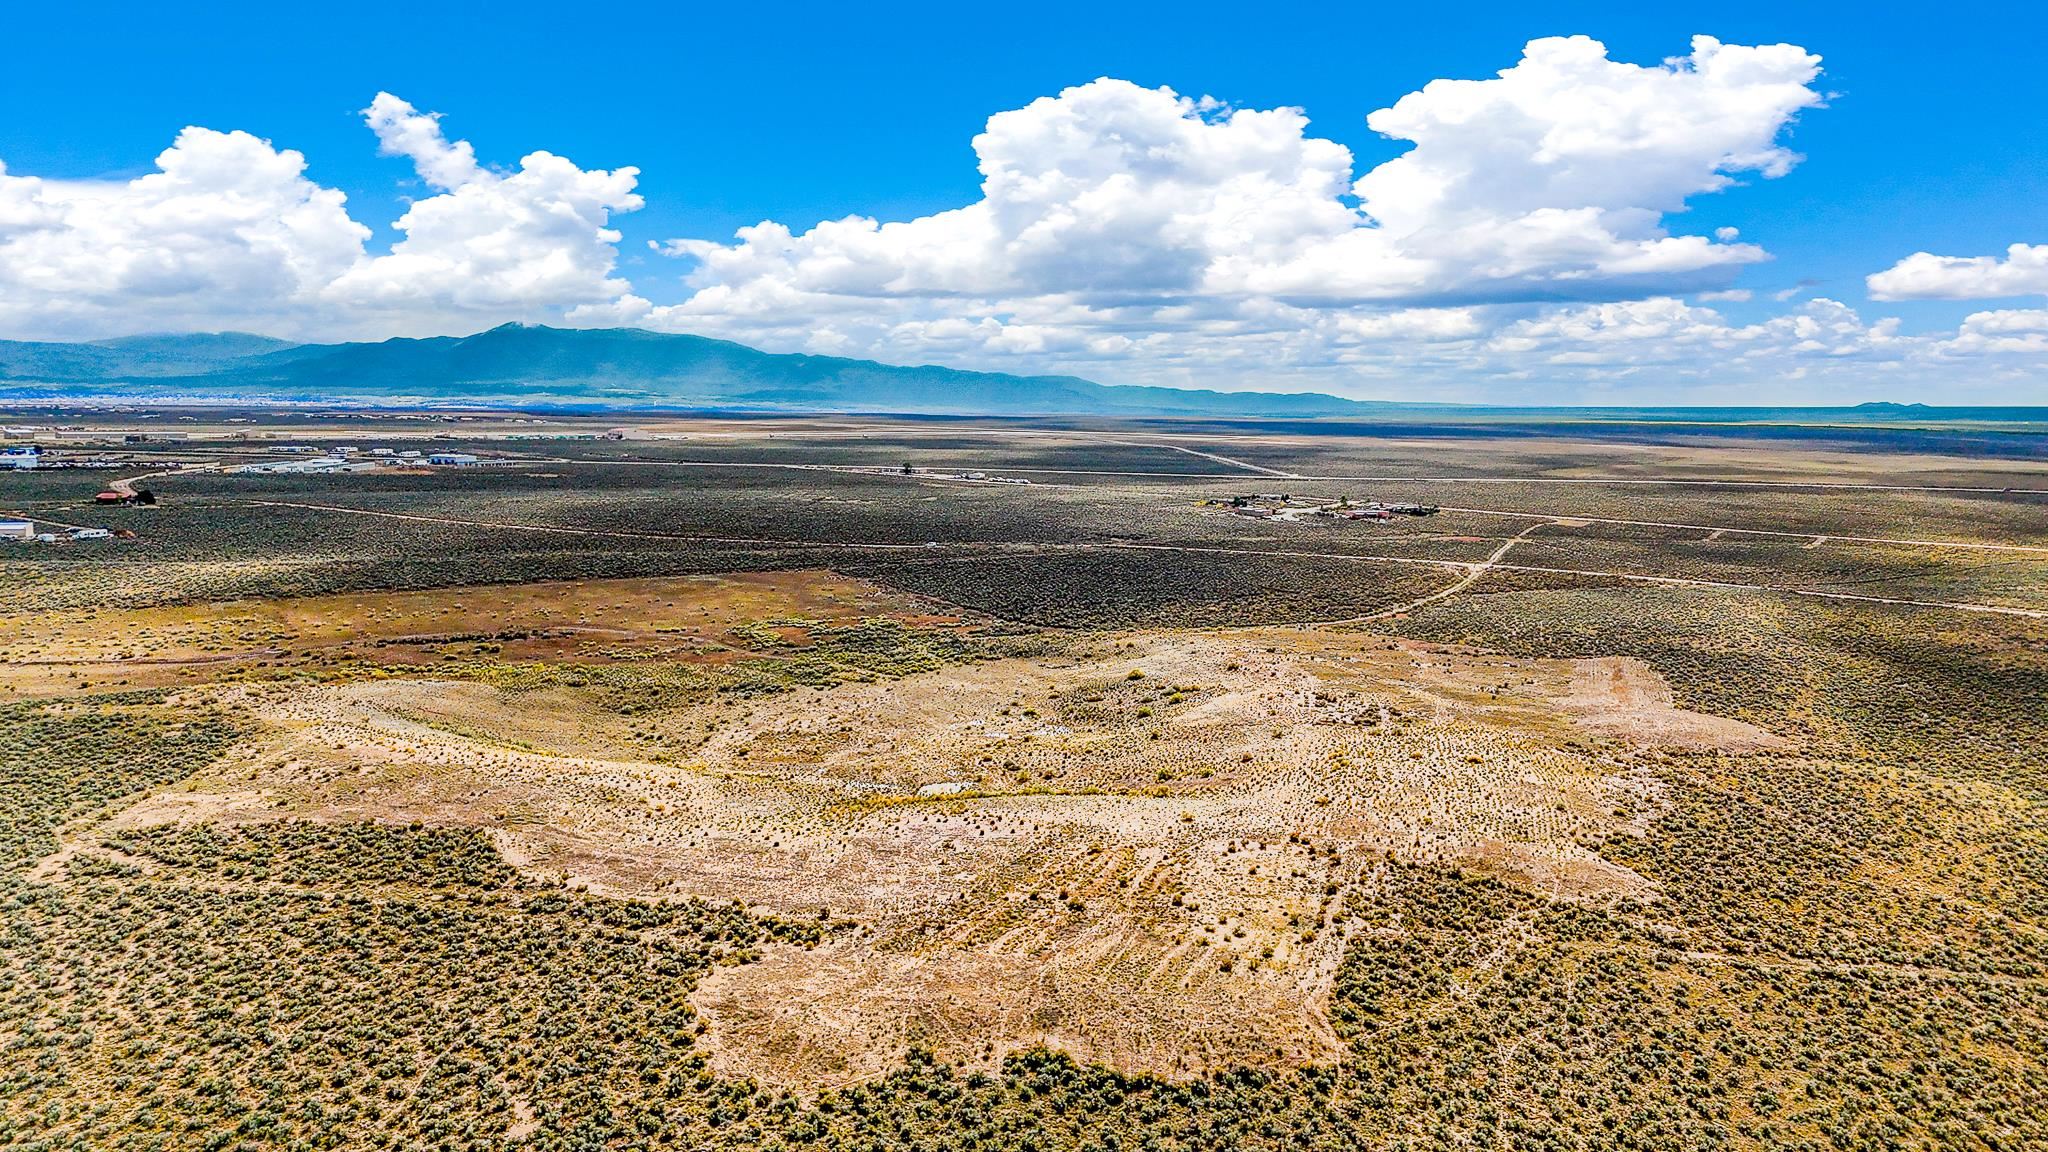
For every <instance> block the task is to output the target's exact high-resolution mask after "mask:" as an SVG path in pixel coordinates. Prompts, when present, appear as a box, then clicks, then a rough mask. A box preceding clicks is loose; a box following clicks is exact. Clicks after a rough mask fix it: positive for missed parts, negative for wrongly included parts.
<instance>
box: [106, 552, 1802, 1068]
mask: <svg viewBox="0 0 2048 1152" xmlns="http://www.w3.org/2000/svg"><path fill="white" fill-rule="evenodd" d="M713 591H715V592H716V593H717V594H718V595H721V596H731V595H735V593H733V592H732V590H731V588H730V587H729V586H724V585H719V586H714V588H713ZM654 594H656V593H655V592H654V591H653V590H651V589H650V590H649V595H654ZM776 594H777V595H782V593H781V592H777V593H776ZM465 595H471V594H469V593H466V594H465ZM818 595H820V594H818V593H816V592H815V591H806V592H804V593H803V594H802V595H799V596H796V597H794V598H795V599H797V600H801V601H803V602H805V603H807V604H808V605H809V606H810V607H811V608H812V609H815V608H817V607H818V606H819V601H818V599H817V597H818ZM880 595H881V594H880V593H869V592H862V593H859V594H855V593H854V592H852V591H847V592H844V593H841V594H840V599H841V600H842V601H843V602H844V603H845V605H847V606H848V608H849V610H858V611H861V612H867V611H871V610H872V609H873V608H874V607H875V606H876V604H877V603H878V601H877V597H879V596H880ZM748 597H749V598H747V599H746V600H745V601H744V604H743V607H744V608H745V610H748V611H752V610H754V609H755V608H757V607H758V606H759V604H761V603H763V602H764V601H763V599H762V596H761V595H756V594H755V593H754V592H749V593H748ZM789 598H790V597H787V596H785V599H789ZM771 599H772V597H771ZM740 610H741V609H740V608H734V609H733V611H740ZM213 691H217V692H222V693H226V694H229V695H231V696H233V697H235V698H236V699H238V700H239V701H240V702H242V703H243V704H245V705H247V706H248V707H249V708H250V709H251V710H252V711H253V712H254V713H255V714H256V715H258V716H259V717H261V718H262V719H263V720H264V721H265V734H264V735H263V736H261V737H260V738H257V739H254V740H252V741H250V742H248V743H247V744H245V745H244V746H242V747H241V748H239V749H238V750H237V751H236V753H235V754H234V755H233V756H232V757H230V759H229V760H228V761H227V762H226V763H224V764H222V765H219V766H218V767H217V769H216V770H215V771H214V772H212V773H211V774H210V775H209V776H208V777H206V778H203V779H200V780H197V781H194V782H191V783H190V784H188V785H186V786H183V787H182V788H181V789H179V790H170V791H165V792H161V793H159V794H157V795H156V796H154V797H152V798H149V799H146V800H144V801H143V802H141V803H140V804H138V805H136V806H135V807H133V808H131V809H130V810H128V811H127V812H125V813H122V814H121V815H120V816H119V817H118V818H117V821H116V822H117V823H118V824H121V825H134V824H144V823H154V822H162V821H176V820H189V819H196V818H203V819H209V820H267V819H275V818H277V817H278V816H279V815H282V814H290V815H294V816H299V817H310V818H316V819H333V820H352V819H364V818H369V819H387V820H406V821H411V820H421V821H426V822H429V823H434V824H445V825H463V826H474V827H480V828H485V829H488V830H490V832H491V834H492V835H493V836H494V837H495V838H496V839H497V840H498V842H499V843H500V844H501V846H502V847H503V848H504V850H505V853H506V856H507V858H508V859H510V860H512V861H513V862H514V863H515V864H516V865H518V866H520V867H522V868H525V869H527V870H529V871H531V872H534V873H536V874H540V875H543V876H548V877H551V878H556V879H560V880H563V881H566V882H569V883H572V884H580V885H584V886H587V887H589V888H591V889H593V890H596V891H601V892H611V893H617V894H623V895H635V896H655V897H671V898H675V897H685V896H702V897H706V898H718V899H728V898H729V899H739V900H742V901H745V902H746V903H748V904H750V905H753V906H756V907H759V908H762V909H766V910H770V911H774V912H777V913H781V914H784V915H790V916H812V917H815V916H820V915H824V916H829V917H832V918H835V919H841V918H850V919H852V920H853V921H856V922H857V923H858V924H859V925H860V927H859V928H858V929H857V930H854V931H850V932H846V933H842V934H841V935H839V936H837V937H835V938H834V939H833V940H832V941H831V942H830V943H828V944H827V945H825V946H822V947H819V948H816V949H812V950H808V951H806V950H799V949H778V950H773V951H771V954H770V955H768V956H767V957H766V958H765V959H764V960H763V961H761V962H760V963H757V964H752V965H746V966H742V967H737V968H731V969H721V970H719V971H718V972H717V973H715V974H714V975H713V976H712V977H711V978H710V979H708V980H707V981H706V982H705V983H704V984H703V985H702V986H701V987H700V989H699V990H698V992H697V994H696V997H695V1002H696V1004H697V1006H698V1008H699V1009H700V1010H701V1011H702V1012H703V1014H704V1017H705V1019H706V1021H707V1022H708V1023H709V1025H710V1032H709V1035H708V1036H707V1037H706V1040H707V1042H708V1044H709V1047H710V1050H711V1052H712V1054H713V1058H714V1061H715V1063H716V1064H717V1066H718V1067H719V1068H720V1069H721V1070H724V1071H728V1072H732V1073H738V1074H745V1075H751V1076H755V1077H757V1078H759V1079H761V1080H762V1081H764V1082H767V1083H774V1084H787V1085H797V1086H807V1087H808V1086H817V1085H822V1084H834V1083H845V1082H849V1081H853V1080H858V1079H860V1078H863V1077H865V1076H870V1075H873V1074H876V1073H877V1072H879V1071H880V1070H882V1069H883V1068H885V1067H887V1066H889V1065H890V1064H892V1063H893V1062H895V1061H896V1060H898V1059H899V1058H900V1056H901V1053H902V1050H903V1049H904V1047H905V1046H907V1045H910V1044H922V1045H925V1046H927V1047H930V1048H933V1049H934V1050H936V1051H937V1052H939V1053H940V1054H941V1056H942V1057H943V1058H945V1059H948V1060H952V1061H955V1062H959V1063H962V1064H967V1065H975V1064H980V1063H985V1062H989V1061H992V1060H995V1059H998V1058H1000V1056H1001V1055H1002V1054H1003V1053H1004V1052H1006V1051H1008V1050H1011V1049H1014V1048H1017V1047H1021V1046H1026V1045H1030V1044H1034V1043H1046V1044H1051V1045H1055V1046H1058V1047H1060V1048H1063V1049H1065V1050H1068V1051H1070V1052H1073V1053H1075V1054H1076V1055H1078V1056H1083V1057H1086V1058H1089V1059H1094V1060H1101V1061H1105V1062H1107V1063H1110V1064H1113V1065H1116V1066H1119V1067H1123V1068H1127V1069H1131V1070H1135V1071H1146V1072H1153V1073H1158V1074H1161V1075H1168V1076H1186V1075H1192V1074H1197V1073H1199V1072H1201V1071H1203V1070H1205V1069H1208V1068H1211V1067H1215V1066H1219V1065H1224V1064H1249V1065H1253V1066H1259V1065H1291V1064H1298V1063H1301V1062H1303V1061H1310V1060H1319V1059H1323V1058H1326V1057H1329V1056H1330V1055H1332V1054H1333V1052H1334V1045H1335V1040H1334V1037H1333V1035H1332V1033H1331V1030H1330V1027H1329V1023H1328V1021H1327V1019H1326V1017H1325V1015H1324V1006H1325V1003H1326V1000H1327V995H1328V991H1329V987H1330V983H1331V981H1332V979H1333V978H1334V975H1335V972H1336V967H1337V962H1338V959H1339V957H1340V956H1341V954H1342V952H1343V949H1344V945H1345V942H1346V940H1347V938H1348V937H1347V933H1348V932H1349V931H1350V928H1349V924H1350V921H1348V919H1347V918H1346V916H1345V915H1344V905H1345V901H1346V899H1347V898H1348V897H1349V896H1351V895H1352V894H1353V893H1355V892H1357V891H1358V890H1359V889H1360V888H1361V886H1365V885H1370V884H1372V883H1374V882H1375V876H1376V874H1377V872H1378V870H1379V868H1380V867H1381V866H1382V861H1384V860H1385V859H1387V858H1388V857H1389V856H1392V857H1395V858H1401V859H1410V860H1436V861H1455V862H1457V863H1459V864H1461V865H1462V866H1466V867H1474V868H1480V869H1484V870H1488V871H1491V872H1495V873H1498V874H1502V875H1506V876H1510V877H1513V878H1514V879H1516V880H1517V881H1519V882H1521V883H1523V884H1526V885H1529V886H1532V887H1535V888H1536V889H1538V890H1540V891H1544V892H1547V893H1550V894H1552V895H1553V896H1556V897H1558V898H1588V899H1601V898H1605V897H1609V896H1613V895H1617V894H1624V893H1641V892H1643V891H1644V890H1645V888H1646V887H1647V886H1646V885H1645V883H1644V881H1643V880H1642V879H1641V878H1640V877H1638V876H1636V875H1634V874H1633V873H1631V872H1628V871H1627V870H1626V869H1622V868H1619V867H1616V866H1615V865H1612V864H1610V863H1608V862H1607V861H1605V860H1603V859H1602V858H1601V857H1600V856H1599V855H1598V854H1597V852H1596V851H1595V847H1596V846H1597V844H1598V843H1599V841H1600V840H1601V839H1602V838H1603V837H1605V836H1608V835H1611V834H1616V833H1620V832H1625V831H1627V830H1628V829H1629V827H1630V826H1631V825H1632V824H1633V823H1634V822H1636V821H1638V820H1640V819H1641V817H1642V814H1643V812H1644V811H1645V810H1646V808H1647V807H1648V806H1649V805H1651V804H1653V803H1654V801H1655V797H1654V795H1653V794H1652V793H1651V790H1650V787H1649V785H1648V784H1647V783H1646V780H1647V777H1646V775H1645V774H1643V773H1640V772H1638V771H1637V768H1636V765H1637V754H1638V751H1639V750H1642V749H1645V748H1647V747H1649V746H1651V745H1655V744H1682V745H1685V746H1689V747H1699V746H1715V747H1724V748H1727V749H1729V750H1731V751H1745V750H1751V749H1758V748H1768V747H1772V746H1774V744H1775V739H1774V738H1773V737H1771V736H1770V735H1769V734H1768V733H1763V732H1761V731H1759V730H1756V729H1753V728H1750V727H1749V726H1747V725H1742V724H1739V723H1734V722H1730V721H1723V720H1716V719H1714V718H1711V717H1704V716H1696V715H1694V714H1691V713H1685V712H1682V711H1679V710H1677V709H1674V708H1672V707H1671V703H1670V696H1669V693H1668V691H1666V690H1665V689H1664V687H1663V686H1662V684H1661V683H1660V682H1658V681H1657V680H1656V678H1655V676H1654V674H1653V673H1652V672H1650V671H1649V670H1648V669H1647V668H1645V667H1644V666H1642V665H1640V664H1637V663H1634V662H1630V661H1580V662H1576V663H1574V662H1568V661H1532V660H1523V659H1511V658H1506V657H1500V656H1494V655H1487V654H1483V653H1476V652H1468V651H1462V650H1458V649H1452V648H1444V647H1439V646H1430V645H1420V644H1413V643H1405V642H1395V641H1390V640H1386V639H1384V638H1381V637H1375V636H1370V635H1366V634H1362V633H1341V634H1340V633H1320V632H1315V631H1312V630H1301V629H1276V630H1272V631H1270V632H1258V631H1252V632H1242V631H1240V632H1231V633H1227V634H1223V633H1170V634H1135V635H1128V636H1113V637H1107V638H1095V639H1091V640H1085V641H1082V640H1076V641H1073V642H1072V645H1071V647H1070V649H1069V650H1068V651H1066V652H1064V653H1062V654H1059V655H1054V656H1049V657H1043V658H1034V659H1007V660H1002V661H996V662H991V663H986V664H978V665H967V666H957V667H950V668H947V669H943V670H941V671H937V672H933V673H928V674H923V675H918V676H913V677H909V678H906V679H902V680H896V681H885V682H876V683H864V684H850V685H844V686H840V687H837V688H833V689H829V690H817V689H802V690H798V691H795V692H791V693H785V694H783V695H779V696H775V697H769V698H762V699H757V700H752V701H743V700H742V701H733V700H722V701H716V702H708V703H703V704H695V705H688V706H678V707H673V708H669V709H667V710H665V711H661V712H659V713H655V714H652V715H648V714H642V715H636V716H627V715H621V714H618V713H614V712H608V711H605V710H603V709H601V708H599V707H597V706H596V704H595V702H594V700H593V698H592V697H591V696H589V695H587V694H586V693H585V692H584V691H582V690H577V689H569V688H560V687H556V688H548V689H542V690H532V691H501V690H498V689H495V688H492V687H489V686H486V685H482V684H477V683H472V682H453V681H433V680H414V679H390V680H377V681H358V682H351V683H338V684H324V685H308V684H303V683H299V684H248V685H237V686H221V687H218V688H215V689H213ZM1589 733H1591V734H1596V735H1604V736H1608V737H1611V739H1610V740H1606V741H1595V742H1594V743H1593V744H1588V743H1586V742H1585V739H1584V738H1585V737H1586V736H1587V735H1588V734H1589Z"/></svg>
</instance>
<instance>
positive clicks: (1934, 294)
mask: <svg viewBox="0 0 2048 1152" xmlns="http://www.w3.org/2000/svg"><path fill="white" fill-rule="evenodd" d="M1864 283H1865V286H1866V287H1868V288H1869V289H1870V295H1871V298H1872V299H1875V300H1985V299H1990V298H1992V297H1996V296H2036V295H2048V244H2014V245H2013V246H2011V247H2010V248H2007V249H2006V250H2005V259H2003V260H2000V259H1999V258H1998V257H1996V256H1936V255H1934V254H1933V253H1931V252H1915V253H1913V254H1912V255H1911V256H1908V257H1906V258H1905V259H1904V260H1901V261H1899V262H1898V263H1897V264H1894V265H1892V266H1891V267H1890V268H1887V269H1885V270H1884V271H1882V272H1878V273H1874V274H1872V275H1870V276H1868V277H1865V279H1864Z"/></svg>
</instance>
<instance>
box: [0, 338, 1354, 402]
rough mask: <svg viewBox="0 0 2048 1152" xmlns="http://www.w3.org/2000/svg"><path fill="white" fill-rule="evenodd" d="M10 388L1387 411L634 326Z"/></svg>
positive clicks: (132, 346)
mask: <svg viewBox="0 0 2048 1152" xmlns="http://www.w3.org/2000/svg"><path fill="white" fill-rule="evenodd" d="M8 394H12V396H13V397H17V398H29V397H41V396H48V397H52V398H59V397H73V396H81V395H88V394H89V395H124V396H135V397H139V398H165V399H167V398H176V397H194V396H206V397H210V398H241V399H252V400H253V399H269V400H368V401H384V402H398V401H403V402H416V403H428V404H439V403H458V402H501V403H503V402H510V403H517V404H527V405H543V404H545V405H576V406H592V407H616V408H635V407H638V408H646V407H677V408H723V409H758V410H768V411H805V412H856V411H857V412H896V413H933V414H939V413H946V414H952V413H958V414H972V415H1019V416H1022V415H1090V416H1277V417H1296V418H1300V417H1323V416H1357V415H1361V414H1364V413H1366V412H1370V411H1374V410H1378V409H1383V408H1386V407H1389V405H1386V404H1381V403H1374V402H1370V401H1357V400H1344V399H1339V398H1338V397H1335V396H1324V395H1318V394H1313V393H1290V394H1283V393H1271V392H1201V391H1188V390H1182V389H1177V388H1153V387H1139V386H1124V385H1108V384H1097V383H1095V382H1094V381H1092V380H1083V379H1081V378H1079V377H1075V376H1013V375H1009V374H1007V373H1001V372H966V371H961V370H958V369H953V368H942V367H937V366H934V365H916V366H898V365H891V364H880V363H876V362H875V361H872V360H852V359H847V358H844V357H838V356H809V355H803V354H800V353H795V354H784V353H773V352H763V351H760V350H759V349H755V348H749V347H747V346H746V345H744V344H736V343H733V342H732V341H729V340H713V339H709V338H706V337H703V336H684V335H673V334H667V333H659V332H645V331H641V330H639V329H634V328H608V329H565V328H549V327H544V326H534V325H520V324H507V325H504V326H501V327H497V328H492V329H490V330H488V331H485V332H479V333H477V334H475V335H473V336H437V337H430V338H427V339H392V340H383V341H377V342H374V343H354V344H291V343H288V342H286V341H282V340H273V339H270V338H268V337H263V336H250V335H245V334H241V333H216V334H207V335H190V336H137V337H128V338H124V339H118V340H106V341H99V342H95V343H90V344H53V343H34V342H26V341H0V396H5V395H8Z"/></svg>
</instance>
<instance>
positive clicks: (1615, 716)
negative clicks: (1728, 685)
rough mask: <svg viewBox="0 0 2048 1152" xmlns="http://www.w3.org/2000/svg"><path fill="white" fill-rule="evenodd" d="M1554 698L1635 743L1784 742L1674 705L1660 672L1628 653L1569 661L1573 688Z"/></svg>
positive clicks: (1771, 745) (1745, 747)
mask: <svg viewBox="0 0 2048 1152" xmlns="http://www.w3.org/2000/svg"><path fill="white" fill-rule="evenodd" d="M1558 703H1559V704H1560V705H1561V706H1563V707H1564V709H1565V710H1566V711H1568V712H1569V713H1571V714H1572V715H1573V716H1574V717H1575V718H1577V720H1578V721H1579V722H1580V723H1581V724H1584V725H1585V726H1587V727H1588V728H1592V729H1594V730H1595V731H1599V732H1604V733H1607V734H1609V735H1613V736H1618V737H1621V738H1622V739H1625V740H1630V741H1634V742H1636V743H1639V744H1659V745H1667V746H1672V747H1682V748H1702V749H1719V750H1721V751H1724V752H1768V751H1776V750H1779V749H1783V748H1785V747H1786V746H1787V743H1788V742H1787V741H1786V740H1785V739H1784V738H1783V737H1781V736H1777V735H1775V734H1773V733H1771V732H1768V731H1766V730H1764V729H1762V728H1759V727H1757V726H1756V725H1754V724H1749V723H1745V722H1744V721H1741V720H1737V719H1734V718H1733V717H1727V716H1709V715H1707V714H1705V713H1703V712H1690V711H1687V710H1685V709H1683V708H1679V707H1677V706H1676V705H1675V704H1673V703H1672V699H1671V686H1670V685H1669V684H1666V683H1665V682H1664V678H1663V677H1662V676H1659V675H1657V672H1656V670H1655V669H1653V668H1651V667H1650V666H1649V665H1647V664H1645V663H1643V662H1642V661H1641V660H1637V659H1635V658H1634V657H1630V656H1600V657H1594V658H1590V659H1584V660H1575V661H1573V662H1572V677H1571V691H1570V693H1569V694H1567V695H1565V696H1563V697H1561V698H1559V700H1558Z"/></svg>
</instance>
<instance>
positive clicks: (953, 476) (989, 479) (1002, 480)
mask: <svg viewBox="0 0 2048 1152" xmlns="http://www.w3.org/2000/svg"><path fill="white" fill-rule="evenodd" d="M901 474H902V475H905V476H918V477H922V478H923V479H926V480H964V481H966V482H968V483H971V484H1029V483H1031V481H1029V480H1024V479H1021V478H1019V477H1015V476H991V475H989V474H988V473H986V472H934V471H932V470H931V469H929V468H914V467H912V466H911V465H908V464H905V465H904V466H903V468H902V473H901Z"/></svg>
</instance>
